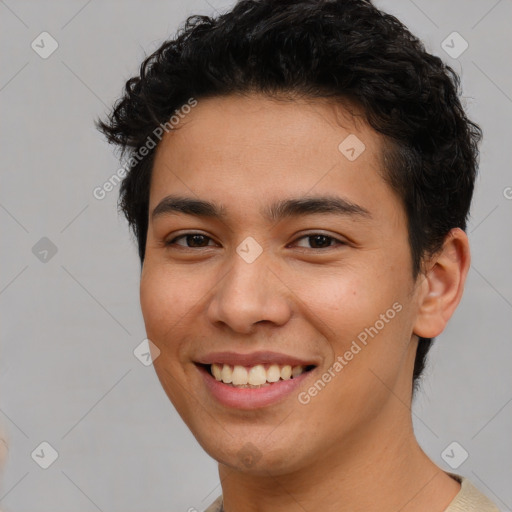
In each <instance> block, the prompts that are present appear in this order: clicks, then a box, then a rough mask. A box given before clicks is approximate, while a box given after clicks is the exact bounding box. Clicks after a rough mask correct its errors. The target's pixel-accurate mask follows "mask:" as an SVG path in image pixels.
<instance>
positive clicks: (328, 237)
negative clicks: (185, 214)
mask: <svg viewBox="0 0 512 512" xmlns="http://www.w3.org/2000/svg"><path fill="white" fill-rule="evenodd" d="M189 236H202V237H203V238H206V239H208V240H213V239H212V238H211V237H209V236H207V235H204V234H203V233H192V232H191V233H184V234H182V235H179V236H177V237H175V238H173V239H171V240H168V241H166V242H165V246H166V247H172V246H173V245H178V246H179V247H182V248H184V249H205V248H207V247H212V246H210V245H206V246H204V247H188V246H182V245H179V244H176V243H175V242H176V240H179V239H180V238H186V237H189ZM316 236H322V237H325V238H327V239H329V240H331V241H332V240H334V241H335V242H337V243H338V245H347V243H346V242H344V241H342V240H339V239H337V238H335V237H333V236H330V235H326V234H324V233H308V234H307V235H302V236H300V237H299V238H297V239H296V240H295V242H297V241H298V240H302V239H303V238H314V237H316ZM333 247H335V246H333V245H328V246H327V247H320V248H318V247H311V248H306V249H310V250H312V251H321V250H323V249H332V248H333ZM303 249H304V247H303Z"/></svg>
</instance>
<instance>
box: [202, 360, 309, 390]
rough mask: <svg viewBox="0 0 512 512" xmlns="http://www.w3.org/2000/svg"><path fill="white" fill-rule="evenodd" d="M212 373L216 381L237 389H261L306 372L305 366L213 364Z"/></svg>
mask: <svg viewBox="0 0 512 512" xmlns="http://www.w3.org/2000/svg"><path fill="white" fill-rule="evenodd" d="M210 371H211V373H212V375H213V376H214V377H215V379H216V380H218V381H222V382H224V384H232V385H233V386H237V387H252V386H256V387H260V386H268V384H269V383H273V382H278V381H279V380H289V379H295V378H297V377H298V376H299V375H301V374H302V373H304V371H305V367H304V366H294V367H293V368H292V366H291V365H289V364H287V365H284V366H279V365H277V364H271V365H270V366H269V367H268V368H267V369H265V366H264V365H262V364H257V365H255V366H251V367H249V368H246V367H245V366H239V365H235V366H234V367H233V366H230V365H228V364H222V365H221V364H216V363H214V364H212V365H211V367H210Z"/></svg>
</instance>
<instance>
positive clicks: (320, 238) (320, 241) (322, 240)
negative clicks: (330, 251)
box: [298, 233, 345, 249]
mask: <svg viewBox="0 0 512 512" xmlns="http://www.w3.org/2000/svg"><path fill="white" fill-rule="evenodd" d="M298 240H306V241H307V243H308V244H309V247H308V246H305V245H299V247H306V248H307V249H325V248H329V247H334V245H336V244H337V245H345V243H344V242H342V241H341V240H338V239H337V238H334V237H332V236H329V235H324V234H322V233H313V234H311V235H306V236H303V237H301V238H299V239H298ZM332 242H335V244H334V245H333V244H332Z"/></svg>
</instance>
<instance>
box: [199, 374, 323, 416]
mask: <svg viewBox="0 0 512 512" xmlns="http://www.w3.org/2000/svg"><path fill="white" fill-rule="evenodd" d="M198 369H199V371H200V372H201V375H202V376H203V379H204V382H205V384H206V387H207V388H208V389H209V391H210V393H211V394H212V395H213V396H214V398H215V399H216V400H217V401H218V402H220V403H221V404H222V405H225V406H226V407H233V408H236V409H258V408H261V407H267V406H269V405H274V404H276V403H278V402H280V401H282V400H284V399H285V398H287V397H288V396H290V395H291V394H292V393H293V392H294V391H295V392H296V390H297V388H298V387H299V386H300V385H301V383H302V382H303V381H304V379H306V378H307V377H308V375H309V374H310V373H311V372H313V371H314V369H313V370H310V371H308V372H304V373H302V374H301V375H299V376H298V377H295V378H294V379H289V380H279V381H277V382H274V383H272V384H270V385H269V386H263V387H261V388H236V387H234V386H231V385H229V384H224V383H223V382H222V381H218V380H217V379H215V377H213V376H212V374H211V373H210V372H209V371H208V370H207V369H206V368H204V367H201V366H198Z"/></svg>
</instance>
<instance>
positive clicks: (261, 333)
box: [141, 95, 418, 474]
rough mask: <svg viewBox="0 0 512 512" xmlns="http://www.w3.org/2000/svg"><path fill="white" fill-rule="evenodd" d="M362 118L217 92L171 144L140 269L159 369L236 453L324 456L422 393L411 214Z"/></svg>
mask: <svg viewBox="0 0 512 512" xmlns="http://www.w3.org/2000/svg"><path fill="white" fill-rule="evenodd" d="M355 119H356V118H353V117H352V116H351V115H350V114H349V113H348V111H347V110H345V108H343V107H342V106H340V105H334V104H332V103H329V102H327V101H321V100H311V101H308V102H306V101H302V100H301V101H299V100H293V101H277V100H272V99H270V98H267V97H264V96H260V95H251V96H248V97H238V96H226V97H223V98H211V99H204V100H199V102H198V104H197V106H195V107H194V108H193V109H192V110H191V112H190V113H188V114H187V115H186V117H185V118H184V119H183V120H182V121H181V122H180V125H179V127H178V129H177V130H173V131H172V132H169V133H168V134H166V135H165V137H164V138H163V140H162V142H161V143H160V145H159V147H158V150H157V154H156V159H155V163H154V169H153V174H152V180H151V190H150V207H149V229H148V235H147V245H146V256H145V261H144V265H143V271H142V278H141V306H142V312H143V316H144V321H145V325H146V330H147V335H148V338H149V339H150V340H151V341H152V342H153V343H154V344H155V345H156V346H157V347H158V349H159V350H160V354H159V356H158V357H157V358H156V359H155V361H154V367H155V370H156V372H157V374H158V377H159V379H160V382H161V384H162V386H163V388H164V390H165V392H166V393H167V395H168V396H169V398H170V400H171V401H172V403H173V404H174V406H175V407H176V409H177V411H178V412H179V414H180V415H181V417H182V418H183V420H184V421H185V422H186V424H187V425H188V427H189V428H190V430H191V431H192V433H193V434H194V436H195V437H196V438H197V440H198V441H199V443H200V444H201V445H202V446H203V448H204V449H205V450H206V451H207V452H208V453H209V454H210V455H211V456H212V457H214V458H215V459H217V460H218V461H219V462H221V464H224V465H227V466H230V467H231V468H236V469H237V470H240V471H246V472H254V473H257V472H258V471H265V470H267V469H268V468H272V472H273V473H275V474H285V473H289V472H292V471H296V470H299V469H301V468H304V467H307V466H311V465H314V464H315V463H319V462H320V461H321V460H323V461H325V460H326V457H328V456H330V455H332V456H333V457H335V456H336V455H337V454H339V453H338V452H341V451H342V450H347V447H348V446H350V443H352V442H355V440H357V439H358V438H361V436H367V437H368V438H369V437H370V436H372V435H373V437H374V439H375V435H377V433H378V432H385V430H386V424H387V422H392V421H396V412H397V411H398V409H396V404H397V403H398V402H399V401H398V400H396V397H397V396H399V397H403V399H404V400H407V397H409V399H410V394H409V393H410V388H411V379H412V367H413V362H414V348H415V347H414V345H413V340H415V336H414V335H413V334H412V333H413V330H414V322H415V319H416V316H417V310H418V300H417V287H415V283H414V282H413V280H412V273H411V272H412V271H411V256H410V248H409V245H408V237H407V223H406V217H405V213H404V211H403V208H402V206H401V203H400V201H399V199H398V197H397V196H396V195H395V194H394V192H393V191H392V190H391V189H390V188H389V186H388V185H387V184H386V183H385V182H384V180H383V178H382V175H381V173H382V157H381V155H382V150H383V146H382V144H383V142H382V140H381V138H380V136H379V135H378V134H377V133H376V132H374V131H373V130H372V129H371V128H370V127H369V126H368V125H366V124H365V123H364V122H362V121H361V118H360V117H359V118H357V119H358V120H357V121H356V120H355ZM349 136H350V138H349V139H347V137H349ZM356 137H357V138H356ZM361 143H362V144H364V148H363V146H362V144H361ZM192 201H201V202H207V203H209V204H206V205H205V204H203V203H197V204H193V203H192ZM290 367H291V368H290ZM290 371H292V372H293V374H292V377H291V378H290ZM213 374H215V376H214V375H213ZM230 381H231V382H230ZM399 406H400V410H401V411H402V412H403V411H405V412H408V411H407V408H404V407H403V404H399ZM402 412H400V414H402ZM409 415H410V413H409ZM372 431H374V432H373V433H372Z"/></svg>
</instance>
